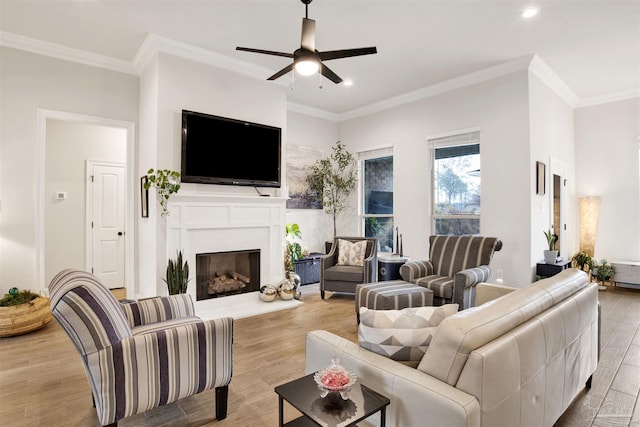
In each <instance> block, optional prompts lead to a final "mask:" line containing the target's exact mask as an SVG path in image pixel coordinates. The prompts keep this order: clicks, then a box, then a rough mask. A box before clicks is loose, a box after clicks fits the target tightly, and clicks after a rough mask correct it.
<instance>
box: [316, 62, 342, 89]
mask: <svg viewBox="0 0 640 427" xmlns="http://www.w3.org/2000/svg"><path fill="white" fill-rule="evenodd" d="M320 74H322V75H323V76H325V77H326V78H328V79H329V80H331V81H332V82H334V83H335V84H338V83H342V79H341V78H340V77H339V76H338V75H337V74H336V73H334V72H333V71H331V69H330V68H329V67H327V66H326V65H324V64H323V63H322V62H321V63H320Z"/></svg>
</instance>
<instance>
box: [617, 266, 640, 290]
mask: <svg viewBox="0 0 640 427" xmlns="http://www.w3.org/2000/svg"><path fill="white" fill-rule="evenodd" d="M611 265H612V266H613V268H614V269H615V273H614V275H613V284H614V285H615V286H622V287H630V288H636V289H637V288H639V287H640V261H611Z"/></svg>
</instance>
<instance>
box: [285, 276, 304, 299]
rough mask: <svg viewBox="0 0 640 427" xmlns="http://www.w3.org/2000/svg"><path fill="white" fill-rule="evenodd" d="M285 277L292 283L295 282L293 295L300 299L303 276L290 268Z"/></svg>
mask: <svg viewBox="0 0 640 427" xmlns="http://www.w3.org/2000/svg"><path fill="white" fill-rule="evenodd" d="M285 277H286V278H287V279H288V280H289V282H290V283H292V284H293V289H294V294H293V297H294V298H295V299H300V296H301V294H300V286H301V284H302V278H301V277H300V275H299V274H298V273H296V272H295V271H291V270H289V271H287V272H286V273H285Z"/></svg>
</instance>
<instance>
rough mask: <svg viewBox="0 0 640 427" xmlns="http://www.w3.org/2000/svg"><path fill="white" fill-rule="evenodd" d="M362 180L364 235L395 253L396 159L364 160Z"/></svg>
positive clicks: (378, 158) (377, 158)
mask: <svg viewBox="0 0 640 427" xmlns="http://www.w3.org/2000/svg"><path fill="white" fill-rule="evenodd" d="M362 177H363V179H362V195H363V201H362V208H363V209H362V211H363V222H364V224H363V226H364V235H365V237H375V238H377V239H378V250H379V251H381V252H393V156H384V157H375V158H369V159H364V160H363V161H362Z"/></svg>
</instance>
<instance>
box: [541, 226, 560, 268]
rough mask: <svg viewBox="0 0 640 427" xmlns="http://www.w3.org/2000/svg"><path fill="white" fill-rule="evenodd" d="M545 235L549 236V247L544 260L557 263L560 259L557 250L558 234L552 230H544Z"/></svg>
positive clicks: (548, 262)
mask: <svg viewBox="0 0 640 427" xmlns="http://www.w3.org/2000/svg"><path fill="white" fill-rule="evenodd" d="M543 233H544V236H545V237H546V238H547V244H548V245H549V249H547V250H545V251H544V262H546V263H547V264H555V263H556V260H557V259H558V251H557V250H556V242H557V241H558V235H557V234H553V232H552V231H551V230H548V231H543Z"/></svg>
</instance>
